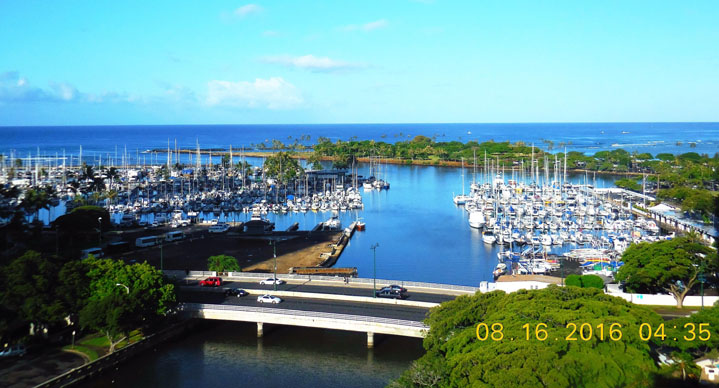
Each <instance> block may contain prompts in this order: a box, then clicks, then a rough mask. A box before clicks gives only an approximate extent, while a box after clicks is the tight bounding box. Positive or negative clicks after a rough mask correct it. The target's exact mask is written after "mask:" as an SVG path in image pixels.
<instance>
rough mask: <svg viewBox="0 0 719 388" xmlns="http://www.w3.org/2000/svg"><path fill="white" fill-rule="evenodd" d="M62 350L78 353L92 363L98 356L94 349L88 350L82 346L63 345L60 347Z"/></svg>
mask: <svg viewBox="0 0 719 388" xmlns="http://www.w3.org/2000/svg"><path fill="white" fill-rule="evenodd" d="M62 349H63V350H74V351H76V352H80V353H82V354H84V355H85V356H87V358H88V359H89V360H90V362H93V361H95V360H97V359H98V358H99V357H100V356H99V355H98V354H97V351H96V350H95V349H91V348H88V347H86V346H82V345H75V346H74V347H73V346H72V345H65V346H63V347H62Z"/></svg>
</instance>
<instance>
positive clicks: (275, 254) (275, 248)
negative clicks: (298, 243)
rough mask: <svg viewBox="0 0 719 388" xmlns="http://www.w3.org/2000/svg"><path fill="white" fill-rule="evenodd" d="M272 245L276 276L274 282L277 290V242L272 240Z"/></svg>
mask: <svg viewBox="0 0 719 388" xmlns="http://www.w3.org/2000/svg"><path fill="white" fill-rule="evenodd" d="M270 245H272V257H273V258H274V259H275V277H274V279H273V280H272V284H273V285H274V288H275V291H277V242H276V241H274V240H271V241H270Z"/></svg>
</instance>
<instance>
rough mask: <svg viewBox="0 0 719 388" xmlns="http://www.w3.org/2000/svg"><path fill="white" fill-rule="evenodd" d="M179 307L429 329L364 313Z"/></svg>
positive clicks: (203, 304) (209, 306) (192, 305)
mask: <svg viewBox="0 0 719 388" xmlns="http://www.w3.org/2000/svg"><path fill="white" fill-rule="evenodd" d="M181 308H182V310H183V311H200V310H228V311H237V312H249V313H263V314H278V315H285V316H290V315H292V316H301V317H310V318H326V319H341V320H346V321H359V322H370V323H382V324H388V325H398V326H410V327H417V328H420V329H427V330H429V326H427V325H425V324H424V323H422V322H418V321H408V320H404V319H393V318H382V317H372V316H366V315H352V314H337V313H325V312H318V311H305V310H288V309H273V308H267V307H253V306H236V305H224V304H205V303H183V304H182V305H181Z"/></svg>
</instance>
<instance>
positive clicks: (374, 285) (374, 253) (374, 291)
mask: <svg viewBox="0 0 719 388" xmlns="http://www.w3.org/2000/svg"><path fill="white" fill-rule="evenodd" d="M377 247H379V243H374V244H372V246H371V247H369V249H371V250H372V257H373V262H374V274H373V276H372V279H373V280H372V297H373V298H376V297H377Z"/></svg>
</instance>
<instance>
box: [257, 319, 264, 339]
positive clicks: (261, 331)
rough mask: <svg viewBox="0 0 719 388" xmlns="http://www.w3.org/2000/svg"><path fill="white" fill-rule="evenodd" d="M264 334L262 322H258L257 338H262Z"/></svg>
mask: <svg viewBox="0 0 719 388" xmlns="http://www.w3.org/2000/svg"><path fill="white" fill-rule="evenodd" d="M262 334H264V330H263V327H262V322H257V338H262Z"/></svg>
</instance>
